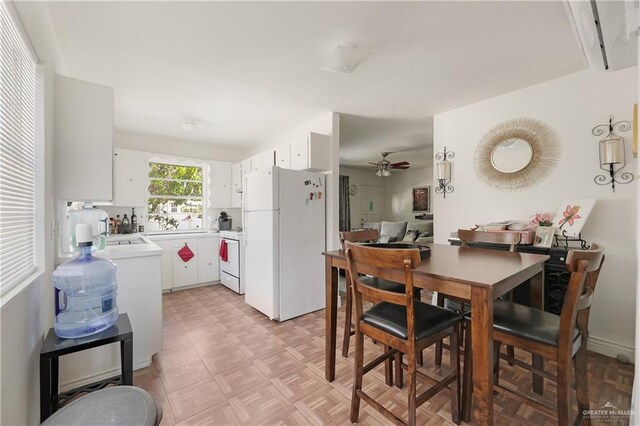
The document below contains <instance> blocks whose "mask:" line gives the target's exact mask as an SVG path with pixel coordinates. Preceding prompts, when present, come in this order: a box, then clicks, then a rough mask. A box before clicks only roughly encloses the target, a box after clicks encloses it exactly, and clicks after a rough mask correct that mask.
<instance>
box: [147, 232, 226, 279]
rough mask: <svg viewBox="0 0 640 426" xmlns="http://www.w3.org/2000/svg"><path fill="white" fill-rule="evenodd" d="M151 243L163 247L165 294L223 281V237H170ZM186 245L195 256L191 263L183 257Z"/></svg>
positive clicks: (163, 237)
mask: <svg viewBox="0 0 640 426" xmlns="http://www.w3.org/2000/svg"><path fill="white" fill-rule="evenodd" d="M159 238H160V239H156V238H154V237H153V236H151V237H150V239H151V240H152V241H153V242H154V243H156V244H157V245H159V246H160V247H162V248H163V249H164V250H163V252H162V258H161V259H162V291H172V290H177V289H180V288H183V287H190V286H195V285H199V284H206V283H211V282H216V281H219V280H220V263H219V261H218V250H219V245H220V237H219V236H217V235H216V236H202V237H200V238H188V239H185V238H171V239H167V238H166V236H162V237H159ZM185 244H186V245H187V246H188V247H189V249H191V251H192V252H193V254H194V256H193V257H192V258H191V259H189V260H188V261H187V262H185V261H184V260H182V258H181V257H180V256H179V254H178V251H180V250H181V249H182V248H183V247H184V246H185Z"/></svg>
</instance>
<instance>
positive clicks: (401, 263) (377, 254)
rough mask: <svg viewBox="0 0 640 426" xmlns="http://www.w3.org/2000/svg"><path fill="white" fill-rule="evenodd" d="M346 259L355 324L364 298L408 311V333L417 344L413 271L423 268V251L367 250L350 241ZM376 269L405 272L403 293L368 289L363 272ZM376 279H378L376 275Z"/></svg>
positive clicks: (370, 287)
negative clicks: (418, 267)
mask: <svg viewBox="0 0 640 426" xmlns="http://www.w3.org/2000/svg"><path fill="white" fill-rule="evenodd" d="M345 247H346V252H345V254H346V257H347V265H348V268H349V269H348V272H347V279H348V280H350V282H351V289H352V292H353V301H354V305H355V314H356V323H358V322H359V321H360V320H361V319H362V317H363V315H364V310H363V305H362V297H363V296H365V297H367V298H368V299H373V300H375V301H384V302H389V303H393V304H396V305H401V306H406V308H407V333H408V338H409V341H410V342H412V343H411V344H413V342H414V338H415V324H414V318H415V313H414V290H413V269H414V268H415V267H417V266H418V265H419V264H420V251H419V250H418V249H417V248H415V249H387V248H379V247H367V246H363V245H359V244H356V243H353V242H350V241H346V242H345ZM371 266H374V267H375V268H376V270H377V271H381V270H383V269H395V270H402V271H403V272H404V285H405V292H404V293H394V292H390V291H386V290H382V289H379V288H376V287H372V286H368V285H367V284H366V283H363V282H362V279H361V278H360V272H362V271H363V268H366V269H367V270H368V271H370V269H371ZM374 277H375V275H374Z"/></svg>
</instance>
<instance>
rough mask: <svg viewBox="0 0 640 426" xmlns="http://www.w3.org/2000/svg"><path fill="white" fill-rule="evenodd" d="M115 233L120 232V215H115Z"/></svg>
mask: <svg viewBox="0 0 640 426" xmlns="http://www.w3.org/2000/svg"><path fill="white" fill-rule="evenodd" d="M115 233H116V234H122V219H120V215H119V214H117V215H116V232H115Z"/></svg>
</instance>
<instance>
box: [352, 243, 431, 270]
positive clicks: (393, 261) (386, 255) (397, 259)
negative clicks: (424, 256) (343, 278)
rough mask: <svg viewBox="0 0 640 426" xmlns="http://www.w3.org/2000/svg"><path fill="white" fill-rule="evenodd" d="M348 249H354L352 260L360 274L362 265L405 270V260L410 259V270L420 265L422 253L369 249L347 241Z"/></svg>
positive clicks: (412, 250)
mask: <svg viewBox="0 0 640 426" xmlns="http://www.w3.org/2000/svg"><path fill="white" fill-rule="evenodd" d="M345 245H346V246H347V248H353V249H354V250H352V260H353V261H354V262H355V263H356V267H358V272H360V268H361V267H362V266H361V265H368V266H373V267H377V268H381V269H401V270H402V269H404V267H405V264H404V262H405V260H406V259H410V260H411V265H410V269H414V268H416V267H417V266H418V265H420V251H419V250H418V249H417V248H411V249H388V248H380V247H369V246H365V245H360V244H356V243H353V242H350V241H345Z"/></svg>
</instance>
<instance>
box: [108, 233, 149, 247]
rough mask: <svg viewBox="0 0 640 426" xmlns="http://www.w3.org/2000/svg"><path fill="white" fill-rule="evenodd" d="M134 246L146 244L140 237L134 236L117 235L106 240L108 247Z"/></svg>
mask: <svg viewBox="0 0 640 426" xmlns="http://www.w3.org/2000/svg"><path fill="white" fill-rule="evenodd" d="M134 244H147V242H146V241H145V240H144V239H143V238H142V237H139V236H134V235H118V236H113V237H109V238H107V245H108V246H126V245H134Z"/></svg>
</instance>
